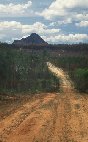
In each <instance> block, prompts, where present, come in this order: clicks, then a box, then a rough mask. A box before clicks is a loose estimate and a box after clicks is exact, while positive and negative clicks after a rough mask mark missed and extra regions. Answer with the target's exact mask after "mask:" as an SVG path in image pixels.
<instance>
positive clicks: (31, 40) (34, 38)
mask: <svg viewBox="0 0 88 142" xmlns="http://www.w3.org/2000/svg"><path fill="white" fill-rule="evenodd" d="M13 44H16V45H32V44H34V45H41V44H42V45H46V44H48V43H47V42H45V41H44V40H43V39H42V38H41V37H40V36H39V35H38V34H36V33H32V34H31V35H30V36H28V37H26V38H22V39H21V40H14V42H13Z"/></svg>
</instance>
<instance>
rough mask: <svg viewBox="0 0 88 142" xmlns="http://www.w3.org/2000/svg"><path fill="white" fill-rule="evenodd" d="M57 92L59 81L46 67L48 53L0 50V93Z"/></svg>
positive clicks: (9, 49)
mask: <svg viewBox="0 0 88 142" xmlns="http://www.w3.org/2000/svg"><path fill="white" fill-rule="evenodd" d="M7 91H9V92H25V91H28V92H29V93H38V92H57V91H59V80H58V79H57V78H56V77H55V76H53V75H52V74H51V73H50V72H49V71H48V69H47V66H46V53H45V52H42V53H39V54H37V53H35V52H33V53H29V52H24V51H23V50H17V49H11V48H7V47H6V48H1V49H0V92H7Z"/></svg>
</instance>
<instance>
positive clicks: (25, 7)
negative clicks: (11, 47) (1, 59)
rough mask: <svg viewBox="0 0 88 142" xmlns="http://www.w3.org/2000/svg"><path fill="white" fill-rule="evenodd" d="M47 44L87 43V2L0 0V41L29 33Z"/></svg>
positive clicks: (68, 0)
mask: <svg viewBox="0 0 88 142" xmlns="http://www.w3.org/2000/svg"><path fill="white" fill-rule="evenodd" d="M33 32H36V33H38V34H39V35H40V36H41V37H42V38H43V39H44V40H45V41H47V42H48V43H79V42H86V43H88V0H84V1H83V0H63V1H62V0H0V41H1V42H8V43H12V42H13V41H14V40H15V39H21V38H22V37H26V36H28V35H30V34H31V33H33Z"/></svg>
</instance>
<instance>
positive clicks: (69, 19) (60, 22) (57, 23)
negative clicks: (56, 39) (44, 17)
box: [49, 18, 72, 27]
mask: <svg viewBox="0 0 88 142" xmlns="http://www.w3.org/2000/svg"><path fill="white" fill-rule="evenodd" d="M71 23H72V19H71V18H67V19H64V20H59V21H56V22H51V23H50V24H49V26H50V27H53V26H59V25H63V24H64V25H66V24H71Z"/></svg>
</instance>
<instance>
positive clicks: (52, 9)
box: [36, 0, 88, 20]
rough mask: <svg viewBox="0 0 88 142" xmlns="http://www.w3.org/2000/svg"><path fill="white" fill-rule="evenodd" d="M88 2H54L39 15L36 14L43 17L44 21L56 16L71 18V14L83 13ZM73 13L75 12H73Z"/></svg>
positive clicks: (71, 0) (70, 0)
mask: <svg viewBox="0 0 88 142" xmlns="http://www.w3.org/2000/svg"><path fill="white" fill-rule="evenodd" d="M87 3H88V0H85V2H84V1H83V0H63V1H62V0H55V1H54V2H52V3H51V5H50V6H49V7H48V8H46V9H44V10H43V11H42V12H41V13H38V12H37V13H36V14H38V15H40V16H43V17H44V18H45V19H48V20H51V19H53V18H55V17H56V16H64V17H66V16H68V15H70V16H72V13H76V14H78V13H79V12H78V10H79V9H80V12H82V13H83V11H85V10H87V8H88V4H87ZM74 11H75V12H74Z"/></svg>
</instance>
